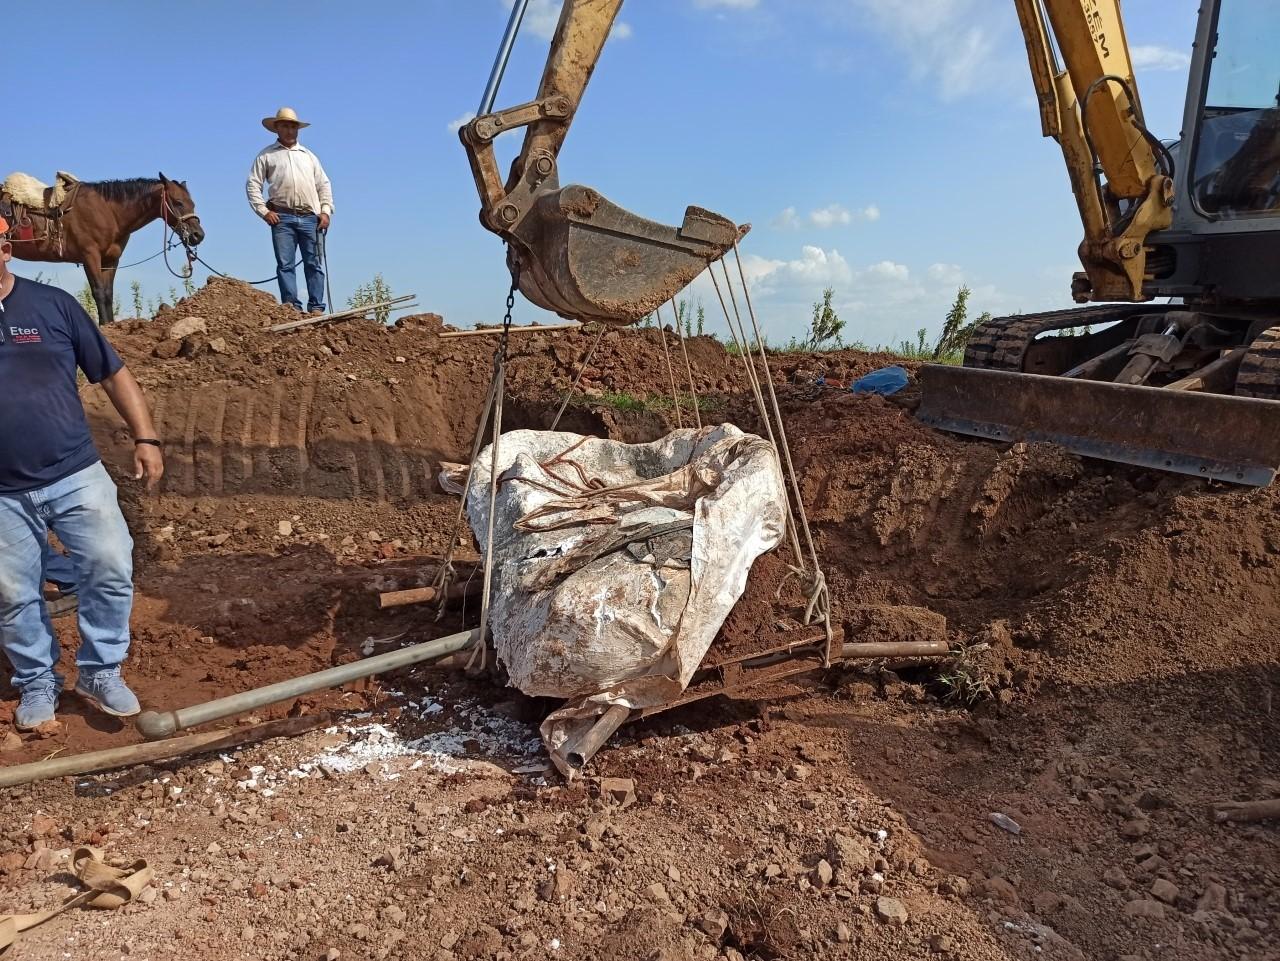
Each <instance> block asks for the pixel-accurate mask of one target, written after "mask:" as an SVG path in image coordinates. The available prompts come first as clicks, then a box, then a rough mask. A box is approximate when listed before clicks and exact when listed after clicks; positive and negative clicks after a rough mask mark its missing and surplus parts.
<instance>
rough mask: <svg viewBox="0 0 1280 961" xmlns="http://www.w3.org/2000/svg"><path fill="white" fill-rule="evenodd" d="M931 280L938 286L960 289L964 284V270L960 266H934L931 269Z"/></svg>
mask: <svg viewBox="0 0 1280 961" xmlns="http://www.w3.org/2000/svg"><path fill="white" fill-rule="evenodd" d="M929 279H930V280H932V281H933V282H934V283H937V284H945V285H946V286H948V287H958V286H959V285H960V284H963V283H964V269H963V268H962V267H961V266H960V265H959V264H934V265H932V266H931V267H930V268H929Z"/></svg>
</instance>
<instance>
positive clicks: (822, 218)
mask: <svg viewBox="0 0 1280 961" xmlns="http://www.w3.org/2000/svg"><path fill="white" fill-rule="evenodd" d="M879 219H880V208H879V207H877V206H876V205H875V204H871V205H869V206H867V207H863V208H862V209H861V210H850V209H849V208H848V207H846V206H844V205H843V204H828V205H827V206H825V207H819V208H818V209H817V210H811V211H809V214H808V216H807V217H806V218H805V219H804V221H803V222H807V223H808V224H809V226H810V227H816V228H817V229H819V230H827V229H829V228H831V227H847V226H849V225H850V224H852V223H854V222H856V221H865V222H867V223H875V222H876V221H877V220H879ZM801 223H802V221H801V218H800V214H799V212H798V211H797V210H796V208H795V207H788V208H787V209H786V210H784V211H782V213H780V214H778V216H776V217H774V218H773V226H774V227H775V228H776V229H778V230H797V229H799V227H800V226H801Z"/></svg>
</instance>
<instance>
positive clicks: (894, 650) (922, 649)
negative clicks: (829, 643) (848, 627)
mask: <svg viewBox="0 0 1280 961" xmlns="http://www.w3.org/2000/svg"><path fill="white" fill-rule="evenodd" d="M950 653H951V647H950V645H948V644H947V642H946V641H902V642H901V643H885V644H846V645H844V647H842V648H841V649H840V658H841V659H842V660H852V659H853V658H863V659H866V658H874V657H946V656H947V655H948V654H950Z"/></svg>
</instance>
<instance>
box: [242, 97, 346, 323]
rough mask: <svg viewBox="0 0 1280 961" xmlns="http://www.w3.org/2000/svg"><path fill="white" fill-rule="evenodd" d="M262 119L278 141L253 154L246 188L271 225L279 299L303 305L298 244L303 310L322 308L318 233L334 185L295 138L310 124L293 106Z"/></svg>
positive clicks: (327, 215) (329, 212) (323, 225)
mask: <svg viewBox="0 0 1280 961" xmlns="http://www.w3.org/2000/svg"><path fill="white" fill-rule="evenodd" d="M262 125H263V126H264V127H266V128H267V129H268V130H270V131H271V132H272V133H274V134H275V135H276V142H275V143H273V144H272V145H271V146H269V147H267V148H266V149H265V150H263V151H262V152H261V153H260V154H258V156H257V157H256V158H254V161H253V168H252V169H251V170H250V171H249V182H248V183H247V184H245V193H247V194H248V195H249V204H250V206H252V207H253V210H254V212H255V213H256V214H257V215H258V216H259V217H261V218H262V219H263V220H265V221H266V222H267V223H268V224H270V225H271V242H272V243H273V244H274V246H275V251H276V277H277V279H278V280H279V281H280V302H281V303H283V304H288V305H289V306H290V307H293V308H295V309H297V310H302V302H301V301H299V300H298V278H297V274H296V272H295V268H296V267H297V261H296V259H295V258H296V257H297V254H298V251H299V250H301V251H302V266H303V270H304V272H305V273H306V277H307V311H308V312H310V313H324V310H325V304H324V266H323V265H322V264H321V263H320V238H319V234H320V233H323V232H324V231H325V230H328V229H329V218H330V217H332V216H333V188H332V186H330V184H329V176H328V174H326V173H325V172H324V168H323V167H322V166H320V160H319V158H317V157H316V155H315V154H313V153H312V152H311V151H310V150H308V149H307V148H306V147H304V146H302V144H300V143H298V131H299V130H301V129H302V128H303V127H309V126H311V125H310V124H308V123H303V122H302V121H301V120H299V119H298V115H297V114H296V113H294V112H293V109H292V108H290V107H281V108H280V109H279V110H278V111H276V115H275V116H274V117H265V118H263V121H262ZM264 184H265V185H266V187H267V196H266V197H265V198H264V197H263V195H262V188H263V185H264Z"/></svg>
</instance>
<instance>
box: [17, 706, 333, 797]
mask: <svg viewBox="0 0 1280 961" xmlns="http://www.w3.org/2000/svg"><path fill="white" fill-rule="evenodd" d="M330 720H331V718H330V716H329V715H328V714H308V715H304V716H302V717H286V718H282V719H280V720H278V721H267V722H266V723H265V724H255V725H254V726H253V727H242V728H233V729H232V730H230V731H204V732H202V733H200V734H188V735H187V736H186V737H177V738H172V739H170V740H165V741H156V742H154V743H151V744H130V745H129V746H128V747H113V748H108V749H107V750H105V751H90V752H88V753H86V754H72V755H69V756H67V757H54V758H49V759H48V760H45V761H33V762H32V763H30V764H15V765H13V766H12V767H0V788H5V787H16V786H17V785H19V784H30V783H31V782H32V781H45V780H48V779H49V778H54V777H67V776H69V775H79V774H94V773H96V772H98V771H110V770H112V769H113V768H118V767H128V766H129V765H132V764H149V763H151V762H153V761H167V760H170V759H171V758H175V757H182V756H184V755H188V754H201V753H207V752H210V751H225V750H227V749H228V748H233V747H239V746H240V745H242V744H248V743H249V742H250V741H266V740H269V739H270V738H273V737H294V736H295V735H298V734H304V733H306V732H307V731H310V730H312V729H313V728H317V727H320V726H322V725H325V724H327V723H329V721H330Z"/></svg>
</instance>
